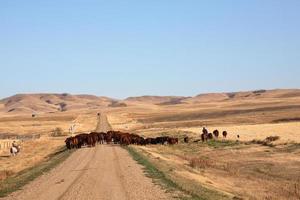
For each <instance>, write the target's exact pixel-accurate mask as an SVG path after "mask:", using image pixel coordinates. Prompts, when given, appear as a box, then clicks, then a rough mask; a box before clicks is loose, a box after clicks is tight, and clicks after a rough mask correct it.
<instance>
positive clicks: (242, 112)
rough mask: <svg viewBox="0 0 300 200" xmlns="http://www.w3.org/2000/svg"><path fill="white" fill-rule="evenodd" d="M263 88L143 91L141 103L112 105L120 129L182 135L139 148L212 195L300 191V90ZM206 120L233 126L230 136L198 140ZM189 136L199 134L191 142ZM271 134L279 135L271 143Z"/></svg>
mask: <svg viewBox="0 0 300 200" xmlns="http://www.w3.org/2000/svg"><path fill="white" fill-rule="evenodd" d="M255 93H256V94H254V96H253V93H249V92H248V93H238V94H235V97H233V99H228V97H227V96H226V95H225V96H224V95H218V94H211V95H206V96H200V97H196V98H193V99H192V100H191V99H185V100H183V101H184V102H181V103H178V102H176V103H175V104H171V103H166V104H164V105H161V104H158V103H157V101H158V100H157V99H155V103H151V104H150V103H149V102H148V104H143V105H142V103H141V102H139V101H137V100H136V99H135V101H137V102H136V104H137V105H139V106H135V107H134V106H132V107H130V106H129V107H127V108H123V109H119V110H117V109H116V110H111V112H110V115H109V117H108V119H109V121H110V123H111V124H112V126H113V128H114V129H118V130H122V131H128V132H135V133H138V134H140V135H142V136H144V137H155V136H161V135H168V136H176V137H179V138H180V141H181V143H180V144H179V145H175V146H168V145H164V146H156V145H155V146H146V147H134V148H135V149H136V150H137V151H138V152H140V153H141V154H143V155H144V156H146V157H147V158H148V159H149V160H150V161H151V162H153V163H154V164H155V165H156V166H157V168H159V169H160V170H161V171H163V172H164V173H165V174H166V175H167V176H169V177H170V178H171V179H172V180H173V181H175V182H176V183H178V184H179V185H180V186H181V187H183V188H185V189H186V190H188V191H192V192H193V193H195V194H198V195H199V196H202V197H205V198H206V199H227V198H229V199H232V198H236V199H238V198H243V199H266V200H270V199H300V167H299V166H300V144H299V142H300V122H299V121H300V118H299V116H300V109H299V108H300V107H299V106H300V98H299V93H298V92H295V91H292V92H291V91H277V90H276V91H271V92H270V91H267V92H263V93H261V91H259V92H255ZM257 94H260V95H257ZM249 95H250V96H249ZM251 95H252V96H251ZM246 96H248V97H246ZM262 96H264V97H262ZM144 98H146V97H144ZM203 126H205V127H207V128H208V129H209V131H211V132H212V131H213V130H215V129H218V130H220V131H223V130H226V131H228V133H229V135H228V138H227V139H226V140H225V139H222V138H220V139H218V140H214V141H211V142H208V143H202V142H198V143H193V141H195V140H199V139H200V132H201V130H202V127H203ZM237 135H239V136H240V138H237ZM184 136H189V137H190V138H191V142H190V143H189V144H184V143H183V137H184ZM269 136H279V140H277V141H275V142H271V143H268V144H266V145H263V143H262V141H264V139H265V138H266V137H269ZM253 140H255V141H253Z"/></svg>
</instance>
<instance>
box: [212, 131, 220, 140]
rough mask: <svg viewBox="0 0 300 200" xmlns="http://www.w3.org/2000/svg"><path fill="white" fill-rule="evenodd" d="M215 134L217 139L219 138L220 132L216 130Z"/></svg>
mask: <svg viewBox="0 0 300 200" xmlns="http://www.w3.org/2000/svg"><path fill="white" fill-rule="evenodd" d="M213 134H214V136H215V138H218V137H219V131H218V130H214V132H213Z"/></svg>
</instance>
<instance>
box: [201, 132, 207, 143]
mask: <svg viewBox="0 0 300 200" xmlns="http://www.w3.org/2000/svg"><path fill="white" fill-rule="evenodd" d="M207 139H208V133H202V134H201V140H202V142H206V141H207Z"/></svg>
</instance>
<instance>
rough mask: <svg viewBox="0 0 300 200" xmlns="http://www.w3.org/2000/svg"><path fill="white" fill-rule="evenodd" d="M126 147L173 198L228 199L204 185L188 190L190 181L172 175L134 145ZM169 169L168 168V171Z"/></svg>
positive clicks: (196, 199)
mask: <svg viewBox="0 0 300 200" xmlns="http://www.w3.org/2000/svg"><path fill="white" fill-rule="evenodd" d="M126 149H127V151H128V152H129V154H130V155H131V156H132V157H133V159H134V160H136V161H137V162H138V163H139V164H141V165H142V166H144V171H145V173H146V175H147V176H148V177H150V178H152V179H153V180H154V182H155V183H156V184H159V185H161V186H162V187H163V188H165V189H166V190H167V192H170V193H173V194H175V198H178V199H182V200H205V199H230V198H229V197H228V196H227V195H224V194H222V193H219V192H217V191H213V190H210V189H207V188H205V187H198V188H197V189H196V188H195V187H194V189H193V190H190V188H191V187H190V186H191V184H190V183H187V182H185V181H184V180H179V179H177V178H175V177H173V176H172V175H170V174H169V173H168V172H167V171H166V170H164V168H163V167H159V166H157V165H156V164H155V163H154V162H151V160H150V159H149V158H148V157H146V156H145V155H143V153H141V152H139V150H137V149H135V148H134V147H126ZM171 171H172V170H169V172H171ZM196 190H197V192H196Z"/></svg>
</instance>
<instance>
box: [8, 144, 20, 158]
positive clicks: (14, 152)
mask: <svg viewBox="0 0 300 200" xmlns="http://www.w3.org/2000/svg"><path fill="white" fill-rule="evenodd" d="M18 153H20V146H17V147H15V146H12V147H11V148H10V154H11V156H16V155H17V154H18Z"/></svg>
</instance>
